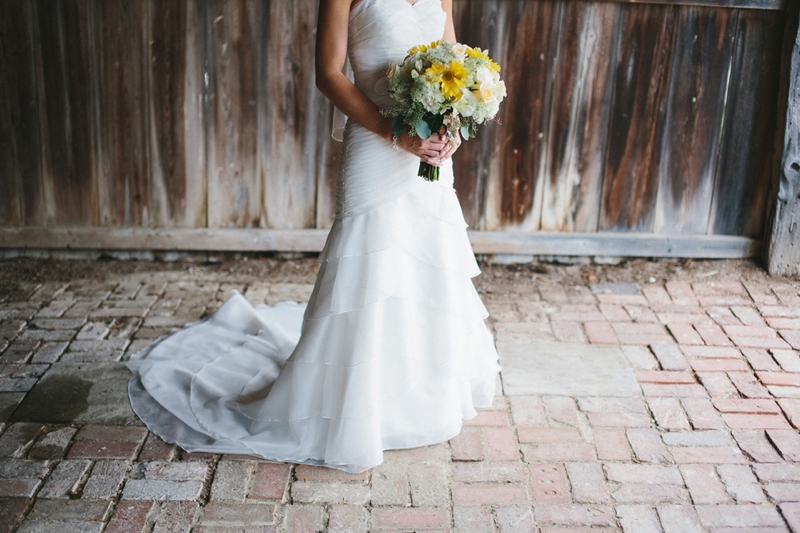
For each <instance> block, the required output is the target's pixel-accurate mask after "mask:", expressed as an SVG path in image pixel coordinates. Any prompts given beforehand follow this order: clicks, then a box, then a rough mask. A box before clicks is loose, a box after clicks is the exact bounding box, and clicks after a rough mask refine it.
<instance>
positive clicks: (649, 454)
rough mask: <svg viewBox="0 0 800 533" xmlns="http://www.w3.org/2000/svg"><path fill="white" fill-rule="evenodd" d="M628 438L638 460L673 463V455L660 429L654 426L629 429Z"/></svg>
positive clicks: (642, 461)
mask: <svg viewBox="0 0 800 533" xmlns="http://www.w3.org/2000/svg"><path fill="white" fill-rule="evenodd" d="M628 440H629V441H630V443H631V447H632V448H633V453H634V454H635V455H636V460H637V461H638V462H641V463H659V464H669V463H672V457H671V456H670V454H669V451H668V450H667V448H666V446H664V443H663V442H662V441H661V435H660V434H659V432H658V430H656V429H653V428H638V429H629V430H628Z"/></svg>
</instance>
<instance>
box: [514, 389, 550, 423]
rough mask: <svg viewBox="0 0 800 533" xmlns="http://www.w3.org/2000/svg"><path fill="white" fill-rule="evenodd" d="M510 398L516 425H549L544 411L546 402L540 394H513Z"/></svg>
mask: <svg viewBox="0 0 800 533" xmlns="http://www.w3.org/2000/svg"><path fill="white" fill-rule="evenodd" d="M509 400H510V403H511V414H512V417H513V419H514V424H515V425H517V426H527V427H545V426H547V415H546V414H545V412H544V404H543V403H542V399H541V398H539V397H538V396H512V397H510V398H509Z"/></svg>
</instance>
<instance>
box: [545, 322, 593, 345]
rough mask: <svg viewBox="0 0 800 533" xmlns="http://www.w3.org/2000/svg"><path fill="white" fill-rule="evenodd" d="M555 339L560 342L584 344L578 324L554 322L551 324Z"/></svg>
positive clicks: (584, 338)
mask: <svg viewBox="0 0 800 533" xmlns="http://www.w3.org/2000/svg"><path fill="white" fill-rule="evenodd" d="M552 326H553V333H554V334H555V336H556V339H557V340H559V341H562V342H586V336H585V335H584V334H583V328H581V323H580V322H566V321H555V322H553V324H552Z"/></svg>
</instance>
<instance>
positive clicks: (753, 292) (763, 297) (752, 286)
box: [742, 280, 778, 305]
mask: <svg viewBox="0 0 800 533" xmlns="http://www.w3.org/2000/svg"><path fill="white" fill-rule="evenodd" d="M742 285H744V286H745V288H746V289H747V293H748V294H749V295H750V298H752V299H753V301H754V302H755V303H756V304H758V305H777V304H778V299H777V298H776V297H775V295H774V294H773V293H772V291H771V290H770V288H769V283H768V282H762V281H760V280H758V281H742Z"/></svg>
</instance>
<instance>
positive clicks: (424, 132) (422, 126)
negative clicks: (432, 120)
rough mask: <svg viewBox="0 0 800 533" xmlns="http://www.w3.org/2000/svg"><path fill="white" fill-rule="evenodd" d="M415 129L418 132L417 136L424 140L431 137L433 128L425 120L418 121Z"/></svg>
mask: <svg viewBox="0 0 800 533" xmlns="http://www.w3.org/2000/svg"><path fill="white" fill-rule="evenodd" d="M414 128H416V130H417V135H419V136H420V138H422V139H427V138H428V137H430V136H431V128H430V126H428V123H427V122H425V121H424V120H419V121H417V123H416V124H414Z"/></svg>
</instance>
